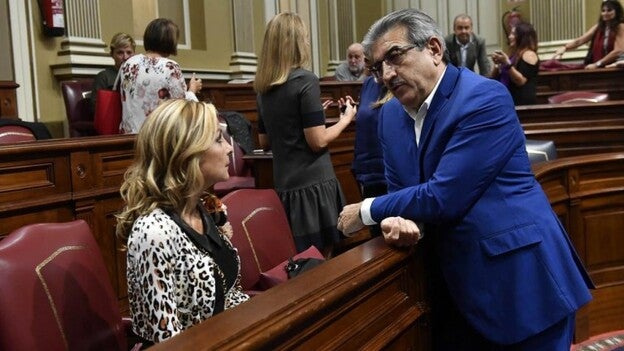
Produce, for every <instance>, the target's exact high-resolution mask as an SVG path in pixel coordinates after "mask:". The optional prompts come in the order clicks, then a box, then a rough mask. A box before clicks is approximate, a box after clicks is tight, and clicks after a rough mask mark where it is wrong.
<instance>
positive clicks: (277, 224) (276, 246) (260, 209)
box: [222, 189, 297, 291]
mask: <svg viewBox="0 0 624 351" xmlns="http://www.w3.org/2000/svg"><path fill="white" fill-rule="evenodd" d="M222 201H223V203H224V204H225V205H226V206H227V213H228V220H229V221H230V223H231V224H232V229H233V231H234V235H233V236H232V244H233V245H234V247H236V248H237V249H238V254H239V256H240V258H241V285H242V287H243V289H244V290H247V291H249V290H259V289H258V286H257V285H258V281H259V280H260V273H262V272H266V271H268V270H270V269H272V268H273V267H275V266H277V265H278V264H280V263H282V262H283V261H285V260H287V259H288V258H289V257H292V256H294V255H295V254H297V250H296V248H295V242H294V239H293V236H292V233H291V231H290V225H289V224H288V219H287V217H286V212H285V211H284V207H283V205H282V202H281V201H280V199H279V197H278V196H277V193H276V192H275V190H273V189H240V190H236V191H233V192H231V193H229V194H227V195H226V196H225V197H224V198H223V199H222Z"/></svg>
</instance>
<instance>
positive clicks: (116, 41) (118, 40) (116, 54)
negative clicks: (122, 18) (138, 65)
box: [89, 33, 136, 112]
mask: <svg viewBox="0 0 624 351" xmlns="http://www.w3.org/2000/svg"><path fill="white" fill-rule="evenodd" d="M109 48H110V53H109V54H110V55H111V57H112V58H113V61H114V62H115V64H114V65H113V66H111V67H106V68H105V69H104V70H102V71H100V72H99V73H98V74H97V75H96V76H95V78H94V79H93V90H91V95H90V96H89V103H90V104H91V111H93V112H95V103H96V101H97V92H98V90H100V89H106V90H112V89H113V84H114V83H115V79H116V78H117V74H118V73H119V68H120V67H121V65H122V64H123V63H124V62H126V60H127V59H129V58H130V57H132V56H134V51H135V49H136V43H135V42H134V39H133V38H132V37H131V36H130V34H126V33H117V34H115V35H113V38H112V39H111V42H110V46H109ZM117 88H119V86H118V87H117Z"/></svg>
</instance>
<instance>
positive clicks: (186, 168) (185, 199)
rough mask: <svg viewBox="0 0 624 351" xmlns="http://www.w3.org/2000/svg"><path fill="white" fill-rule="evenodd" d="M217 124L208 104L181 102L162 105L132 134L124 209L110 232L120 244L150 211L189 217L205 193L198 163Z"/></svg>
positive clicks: (123, 195)
mask: <svg viewBox="0 0 624 351" xmlns="http://www.w3.org/2000/svg"><path fill="white" fill-rule="evenodd" d="M218 128H219V123H218V121H217V111H216V109H215V107H214V106H213V105H212V104H208V103H205V102H196V101H190V100H185V99H172V100H166V101H164V102H162V103H161V104H160V105H159V106H158V108H156V109H155V110H154V111H153V112H152V113H151V114H150V115H149V116H148V118H147V119H146V121H145V123H144V124H143V126H142V127H141V129H140V131H139V134H138V135H137V139H136V144H135V150H134V162H133V164H132V165H131V166H130V167H129V168H128V170H127V171H126V174H125V176H124V183H123V184H122V185H121V188H120V193H121V197H122V199H123V200H124V201H125V204H126V206H125V207H124V209H123V210H122V212H121V213H120V214H119V215H117V228H116V233H117V236H119V237H120V238H121V239H122V240H123V242H124V243H125V242H126V241H127V239H128V234H129V233H130V230H131V228H132V225H133V223H134V221H135V220H136V219H137V218H138V217H139V216H141V215H144V214H148V213H149V212H151V211H152V210H154V209H155V208H157V207H158V208H161V209H169V210H173V211H174V212H177V213H179V214H183V213H186V214H188V213H191V212H192V211H193V210H195V206H196V205H197V204H198V202H199V198H200V196H201V195H202V194H203V193H204V191H205V190H206V184H205V182H204V177H203V175H202V172H201V169H200V161H201V158H202V156H203V155H204V153H205V152H206V150H207V149H208V147H209V146H210V145H211V143H213V142H214V140H215V138H216V136H217V133H218Z"/></svg>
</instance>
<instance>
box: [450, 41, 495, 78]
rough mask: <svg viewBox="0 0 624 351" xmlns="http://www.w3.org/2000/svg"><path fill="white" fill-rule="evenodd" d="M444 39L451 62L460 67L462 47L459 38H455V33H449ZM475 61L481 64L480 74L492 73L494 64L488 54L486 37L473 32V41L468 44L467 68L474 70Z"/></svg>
mask: <svg viewBox="0 0 624 351" xmlns="http://www.w3.org/2000/svg"><path fill="white" fill-rule="evenodd" d="M444 39H445V41H446V51H447V53H448V55H449V58H450V60H451V63H452V64H454V65H455V66H458V67H459V65H460V63H461V49H460V45H459V44H457V40H455V34H449V35H447V36H446V38H444ZM475 63H478V64H479V74H481V75H482V76H487V75H489V74H490V71H491V70H492V65H491V64H490V59H489V58H488V56H487V50H486V47H485V39H483V38H481V37H480V36H478V35H475V34H473V35H472V41H471V42H470V43H469V44H468V50H467V51H466V68H468V69H469V70H471V71H473V72H474V68H475Z"/></svg>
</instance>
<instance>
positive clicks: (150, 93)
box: [120, 54, 197, 133]
mask: <svg viewBox="0 0 624 351" xmlns="http://www.w3.org/2000/svg"><path fill="white" fill-rule="evenodd" d="M120 69H121V78H120V79H121V104H122V111H123V112H122V119H121V125H120V130H122V131H123V133H138V132H139V129H140V128H141V126H142V125H143V122H145V119H146V118H147V116H148V115H149V114H150V113H151V112H152V111H154V110H155V109H156V107H158V104H159V103H160V102H161V101H162V100H165V99H182V98H187V99H191V100H195V101H197V97H196V96H195V94H194V93H192V92H189V91H187V90H186V83H185V81H184V77H183V75H182V71H181V70H180V65H178V64H177V63H176V62H175V61H173V60H170V59H168V58H165V57H149V56H146V55H144V54H138V55H135V56H133V57H131V58H129V59H128V60H127V61H126V62H125V63H124V64H123V65H122V66H121V68H120Z"/></svg>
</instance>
